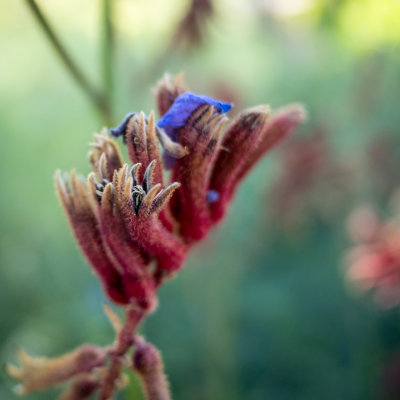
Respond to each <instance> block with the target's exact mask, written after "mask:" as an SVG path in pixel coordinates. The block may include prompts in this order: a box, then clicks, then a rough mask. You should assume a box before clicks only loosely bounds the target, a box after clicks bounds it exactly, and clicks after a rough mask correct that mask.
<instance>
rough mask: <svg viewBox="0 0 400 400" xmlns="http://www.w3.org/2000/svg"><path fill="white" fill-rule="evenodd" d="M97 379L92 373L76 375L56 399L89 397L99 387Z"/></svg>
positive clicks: (75, 399) (71, 399) (65, 399)
mask: <svg viewBox="0 0 400 400" xmlns="http://www.w3.org/2000/svg"><path fill="white" fill-rule="evenodd" d="M99 386H100V383H99V379H98V377H97V376H96V375H94V374H81V375H79V376H77V377H76V378H75V379H74V380H73V381H72V383H71V384H70V385H69V387H68V388H67V389H66V390H65V391H64V392H63V393H62V394H61V396H60V397H59V398H58V400H84V399H88V398H90V397H91V396H92V395H93V394H94V393H95V392H96V390H97V389H98V388H99Z"/></svg>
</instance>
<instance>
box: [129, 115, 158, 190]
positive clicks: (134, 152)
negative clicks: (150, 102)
mask: <svg viewBox="0 0 400 400" xmlns="http://www.w3.org/2000/svg"><path fill="white" fill-rule="evenodd" d="M125 138H126V144H127V146H128V152H129V157H130V159H131V161H132V163H133V164H136V163H140V164H142V165H143V168H144V170H145V169H146V168H147V167H148V165H149V164H150V163H151V162H152V161H153V160H155V161H156V166H155V170H154V181H155V182H156V183H160V184H162V183H163V176H162V161H161V155H160V151H159V146H158V140H157V132H156V126H155V122H154V113H153V112H152V113H151V114H150V117H149V118H148V119H147V118H146V116H145V115H144V113H143V112H141V113H140V114H139V115H138V114H133V115H132V116H131V118H130V119H129V121H128V123H127V126H126V134H125ZM142 179H143V175H140V176H139V180H140V181H141V180H142Z"/></svg>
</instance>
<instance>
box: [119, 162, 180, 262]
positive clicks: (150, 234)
mask: <svg viewBox="0 0 400 400" xmlns="http://www.w3.org/2000/svg"><path fill="white" fill-rule="evenodd" d="M150 167H151V166H150ZM126 170H127V167H126V166H125V167H123V168H122V169H121V170H120V172H119V173H118V174H117V175H116V178H115V187H116V190H115V193H116V194H117V196H118V200H117V201H118V202H119V204H120V207H121V214H122V216H123V219H124V223H125V225H126V227H127V230H128V232H129V234H130V235H131V238H132V240H133V241H134V242H135V243H137V244H138V245H139V247H140V248H141V249H142V250H143V251H144V252H145V253H146V254H148V255H150V257H152V258H155V259H156V260H157V262H158V264H159V266H161V268H164V269H168V270H176V269H178V268H180V267H181V265H182V263H183V260H184V258H185V255H186V249H185V247H184V245H183V243H182V242H181V241H180V239H179V238H177V237H176V236H175V235H173V234H172V233H171V232H169V231H168V230H167V229H165V228H164V226H163V225H162V223H161V222H160V220H159V219H158V213H159V212H160V210H162V207H163V206H164V205H165V204H166V202H167V201H168V199H169V198H170V197H171V195H172V193H173V191H174V190H175V189H177V188H178V187H179V184H177V183H173V184H171V185H169V186H167V187H166V188H164V189H161V185H159V184H157V185H155V186H153V187H146V185H145V187H146V189H148V192H145V191H144V188H143V186H142V185H143V183H142V185H134V183H138V182H139V177H138V176H137V173H138V168H135V169H132V174H133V175H132V176H128V175H127V174H126ZM144 175H146V173H145V174H144ZM113 184H114V183H113Z"/></svg>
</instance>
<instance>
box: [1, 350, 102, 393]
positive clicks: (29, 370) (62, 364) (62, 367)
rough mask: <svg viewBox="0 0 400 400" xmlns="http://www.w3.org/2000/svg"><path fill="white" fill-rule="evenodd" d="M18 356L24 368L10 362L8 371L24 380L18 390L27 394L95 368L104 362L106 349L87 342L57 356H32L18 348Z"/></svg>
mask: <svg viewBox="0 0 400 400" xmlns="http://www.w3.org/2000/svg"><path fill="white" fill-rule="evenodd" d="M17 356H18V358H19V361H20V363H21V367H17V366H15V365H12V364H8V365H6V371H7V373H8V375H10V376H11V377H12V378H14V379H16V380H18V381H20V382H21V384H20V385H18V387H17V389H16V390H17V392H18V393H20V394H25V393H29V392H32V391H35V390H41V389H45V388H48V387H50V386H54V385H57V384H58V383H60V382H63V381H65V380H67V379H70V378H71V377H73V376H75V375H77V374H81V373H83V372H89V371H91V370H92V369H93V368H95V367H98V366H100V365H102V364H103V363H104V361H105V358H106V351H105V350H104V349H102V348H100V347H96V346H92V345H83V346H81V347H79V348H78V349H76V350H74V351H72V352H70V353H67V354H64V355H62V356H60V357H56V358H46V357H32V356H30V355H29V354H27V353H26V352H25V351H24V350H22V349H18V351H17Z"/></svg>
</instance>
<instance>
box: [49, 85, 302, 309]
mask: <svg viewBox="0 0 400 400" xmlns="http://www.w3.org/2000/svg"><path fill="white" fill-rule="evenodd" d="M156 99H157V105H158V109H159V114H160V116H161V117H163V118H162V119H161V120H160V122H159V123H158V124H156V122H155V118H154V114H153V113H151V114H150V116H149V118H146V117H145V115H144V114H143V113H140V114H138V113H131V114H129V115H128V116H127V117H126V118H125V120H124V121H123V123H122V124H121V125H120V126H119V127H118V128H116V129H114V130H111V133H112V134H113V135H114V136H119V135H121V136H123V139H124V143H125V144H126V146H127V147H128V153H129V157H130V163H131V164H130V165H128V164H126V163H124V161H123V160H122V156H121V154H120V152H119V150H118V147H117V145H116V143H115V142H114V140H113V139H112V138H110V137H109V136H108V134H107V132H104V133H103V134H101V135H95V142H94V143H92V147H93V151H92V152H91V153H90V161H91V164H92V167H93V170H94V172H92V173H90V174H89V177H88V179H87V181H84V180H83V179H82V178H80V177H78V176H76V174H75V173H74V172H72V173H71V174H70V175H64V176H62V175H61V174H60V173H59V172H58V173H57V174H56V183H57V189H58V193H59V196H60V199H61V202H62V204H63V206H64V209H65V211H66V213H67V215H68V217H69V221H70V224H71V227H72V229H73V231H74V233H75V236H76V238H77V240H78V242H79V245H80V247H81V249H82V251H83V252H84V254H85V256H86V258H87V260H88V262H89V263H90V264H91V265H92V266H93V268H94V270H95V271H96V273H97V274H98V276H99V277H100V279H101V281H102V282H103V285H104V288H105V290H106V292H107V294H108V295H109V297H110V298H111V299H112V300H113V301H115V302H117V303H120V304H129V303H132V302H135V303H136V304H138V305H140V306H141V307H142V308H143V309H146V310H150V309H151V308H152V307H153V306H154V305H155V291H156V288H157V287H158V286H159V285H160V284H161V283H162V281H163V280H164V279H165V278H167V277H169V276H171V275H172V274H173V273H174V272H176V271H177V270H179V268H181V267H182V265H183V263H184V261H185V257H186V255H187V252H188V250H189V248H190V247H191V245H193V244H194V243H195V242H196V241H198V240H200V239H202V238H204V237H205V236H206V235H207V234H208V232H209V230H210V229H211V228H212V227H213V226H214V225H215V224H216V223H217V222H219V221H220V220H221V219H222V217H223V216H224V215H225V213H226V211H227V208H228V206H229V204H230V202H231V199H232V196H233V194H234V192H235V190H236V188H237V186H238V184H239V182H240V181H241V180H242V179H243V178H244V176H245V175H246V174H247V173H248V172H249V171H250V169H251V168H252V167H253V165H254V164H255V163H256V162H257V161H258V160H259V159H260V158H261V157H262V156H263V155H264V154H265V153H266V152H267V151H268V150H270V149H271V148H272V147H273V146H274V145H275V144H276V143H278V142H279V141H280V140H281V139H282V138H283V137H285V136H286V135H287V134H288V133H289V132H290V131H291V130H292V129H293V128H294V127H295V126H296V125H297V124H298V123H299V122H301V121H302V119H303V118H304V110H303V108H302V107H301V106H300V105H292V106H289V107H286V108H283V109H281V110H279V111H278V112H277V113H276V114H274V115H272V116H270V109H269V107H268V106H259V107H255V108H251V109H248V110H245V111H243V112H242V113H240V114H239V115H238V116H237V117H236V118H235V119H234V120H233V122H232V123H231V124H230V125H229V126H228V128H227V129H226V130H225V131H223V125H224V123H225V122H226V121H227V118H226V116H225V113H226V112H227V111H228V110H229V109H230V107H231V105H229V104H227V103H222V102H218V101H216V100H214V99H211V98H210V97H207V96H198V95H194V94H192V93H188V92H186V91H185V89H184V86H183V84H182V82H181V81H175V82H173V81H171V80H170V79H169V77H166V78H165V79H164V80H163V81H162V82H161V83H160V84H159V85H158V88H157V91H156ZM159 145H161V146H162V147H163V149H164V155H163V157H162V156H161V153H160V148H159V147H160V146H159ZM166 159H170V160H172V163H170V164H171V165H170V166H171V168H170V174H169V178H168V179H167V182H165V175H166V174H165V172H166V170H165V167H164V161H165V160H166Z"/></svg>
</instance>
